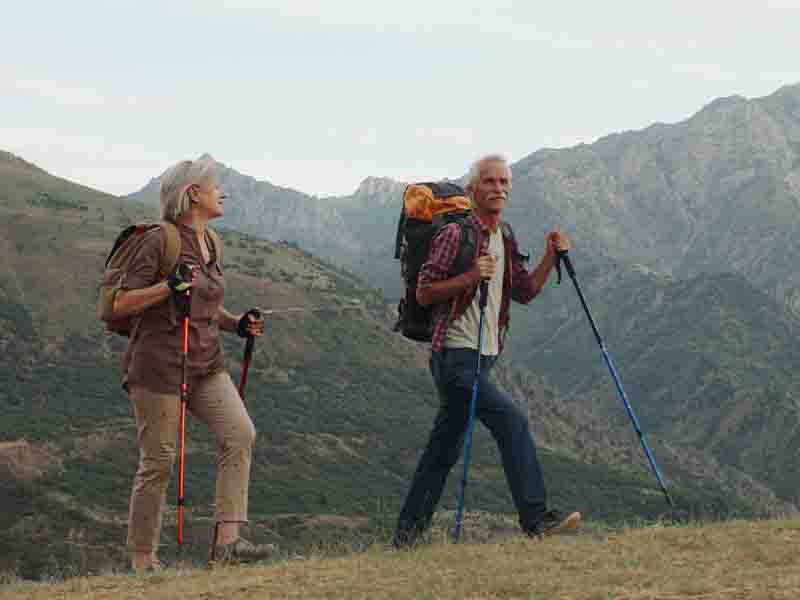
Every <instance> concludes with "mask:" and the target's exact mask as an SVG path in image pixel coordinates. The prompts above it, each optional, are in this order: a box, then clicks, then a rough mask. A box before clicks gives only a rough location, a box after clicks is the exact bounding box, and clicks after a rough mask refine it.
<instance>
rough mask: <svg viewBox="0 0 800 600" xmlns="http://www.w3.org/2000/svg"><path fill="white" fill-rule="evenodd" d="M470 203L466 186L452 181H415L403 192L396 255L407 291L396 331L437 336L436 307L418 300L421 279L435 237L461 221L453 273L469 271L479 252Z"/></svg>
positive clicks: (421, 339)
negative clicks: (434, 319)
mask: <svg viewBox="0 0 800 600" xmlns="http://www.w3.org/2000/svg"><path fill="white" fill-rule="evenodd" d="M469 215H470V202H469V199H468V198H467V196H466V194H465V192H464V190H463V188H461V187H460V186H458V185H456V184H454V183H451V182H439V183H418V184H411V185H409V186H408V187H407V188H406V191H405V192H404V194H403V208H402V212H401V214H400V222H399V223H398V226H397V240H396V244H395V258H396V259H399V260H400V267H401V275H402V278H403V287H404V294H403V297H402V299H401V300H400V304H399V305H398V307H397V316H398V319H397V323H396V324H395V326H394V330H395V331H399V332H401V333H402V334H403V335H404V336H405V337H407V338H409V339H412V340H415V341H418V342H430V341H431V338H432V336H433V318H432V308H433V307H432V306H420V305H419V303H418V302H417V278H418V277H419V272H420V269H421V268H422V265H423V264H424V263H425V261H426V260H427V259H428V253H429V251H430V246H431V240H433V238H434V236H435V235H436V234H437V233H438V232H439V231H440V230H441V229H442V228H443V227H445V226H447V225H449V224H451V223H457V224H458V225H459V226H460V227H461V241H460V245H459V250H458V254H457V255H456V259H455V261H454V263H453V268H452V271H451V273H450V276H451V277H452V276H455V275H459V274H461V273H463V272H465V271H466V270H468V269H469V268H470V267H471V266H472V263H473V262H474V260H475V256H476V254H477V251H478V247H477V233H476V231H475V228H474V226H473V225H472V224H471V223H470V222H469V219H468V218H469Z"/></svg>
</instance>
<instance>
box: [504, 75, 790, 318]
mask: <svg viewBox="0 0 800 600" xmlns="http://www.w3.org/2000/svg"><path fill="white" fill-rule="evenodd" d="M513 172H514V182H515V185H514V193H513V197H512V202H511V204H510V206H509V217H510V219H511V220H512V222H514V223H515V225H516V228H517V232H518V235H520V236H521V237H523V238H527V237H532V238H537V237H541V236H542V235H543V234H544V232H545V230H547V229H548V228H551V227H554V226H561V227H564V228H566V229H567V230H568V231H570V232H571V233H572V236H573V238H574V239H575V244H576V249H579V250H580V251H583V252H586V253H597V252H602V253H604V254H607V255H609V256H612V257H614V258H616V259H618V260H621V261H624V262H628V263H631V262H636V263H643V264H647V265H648V266H650V267H652V268H655V269H657V270H660V271H664V272H667V273H672V274H675V275H678V276H687V275H694V274H699V273H704V272H722V271H733V272H736V273H738V274H741V275H745V276H747V277H749V278H753V280H754V281H756V282H757V283H759V284H761V285H765V286H767V287H769V288H770V289H771V291H773V292H774V293H775V295H776V297H779V298H783V299H786V300H787V301H790V302H791V303H792V304H794V303H795V302H796V300H794V298H795V293H794V292H793V291H792V290H793V289H795V288H797V286H798V285H800V278H798V276H797V275H796V274H795V273H796V272H797V269H795V268H794V266H793V265H794V264H796V260H794V259H796V258H800V257H798V256H797V253H798V252H800V250H798V249H799V248H800V245H798V243H797V242H798V241H800V240H798V238H797V234H796V233H795V229H796V227H795V225H794V223H796V222H797V210H798V207H800V86H788V87H785V88H782V89H781V90H779V91H778V92H776V93H775V94H773V95H771V96H769V97H766V98H760V99H754V100H745V99H743V98H740V97H731V98H722V99H719V100H716V101H714V102H712V103H710V104H709V105H708V106H706V107H705V108H703V109H702V110H700V111H699V112H698V113H697V114H696V115H694V116H693V117H691V118H690V119H688V120H686V121H684V122H681V123H677V124H674V125H663V124H657V125H653V126H652V127H649V128H647V129H645V130H643V131H638V132H626V133H621V134H615V135H610V136H608V137H605V138H602V139H600V140H598V141H597V142H596V143H594V144H592V145H582V146H578V147H576V148H570V149H565V150H543V151H539V152H536V153H534V154H532V155H530V156H528V157H527V158H525V159H523V160H521V161H519V162H518V163H517V164H515V165H513ZM787 253H788V255H790V256H792V257H793V258H792V260H787Z"/></svg>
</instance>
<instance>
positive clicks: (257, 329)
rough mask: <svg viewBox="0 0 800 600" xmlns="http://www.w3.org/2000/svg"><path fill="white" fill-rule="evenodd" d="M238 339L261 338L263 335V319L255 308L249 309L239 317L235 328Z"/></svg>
mask: <svg viewBox="0 0 800 600" xmlns="http://www.w3.org/2000/svg"><path fill="white" fill-rule="evenodd" d="M236 332H237V333H238V334H239V337H243V338H246V337H261V336H262V335H264V317H262V316H261V311H260V310H258V309H257V308H251V309H250V310H248V311H247V312H246V313H244V314H243V315H242V316H241V317H239V324H238V326H237V327H236Z"/></svg>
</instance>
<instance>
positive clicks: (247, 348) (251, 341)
mask: <svg viewBox="0 0 800 600" xmlns="http://www.w3.org/2000/svg"><path fill="white" fill-rule="evenodd" d="M248 312H249V313H250V314H251V315H253V316H254V317H255V318H256V319H260V318H261V311H260V310H259V309H257V308H253V309H251V310H249V311H248ZM255 343H256V338H254V337H253V336H252V335H248V336H247V341H246V342H245V343H244V360H246V361H249V360H250V359H251V358H252V357H253V347H254V346H255Z"/></svg>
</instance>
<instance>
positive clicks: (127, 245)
mask: <svg viewBox="0 0 800 600" xmlns="http://www.w3.org/2000/svg"><path fill="white" fill-rule="evenodd" d="M160 229H163V230H164V233H165V236H166V243H165V244H164V252H163V254H162V255H161V264H160V265H159V268H158V280H162V279H166V278H167V277H168V276H169V274H170V273H172V271H173V270H174V269H175V265H176V264H177V263H178V257H179V256H180V254H181V236H180V232H179V231H178V228H177V227H176V226H175V225H174V224H173V223H170V222H169V221H162V222H161V223H140V224H138V225H131V226H130V227H126V228H125V229H124V230H123V231H122V232H121V233H120V234H119V235H118V236H117V239H116V240H115V241H114V246H113V247H112V248H111V252H109V254H108V258H106V263H105V270H104V271H103V276H102V279H101V281H100V294H99V297H98V299H97V316H98V317H99V318H100V320H101V321H104V322H105V324H106V329H107V330H108V331H110V332H113V333H118V334H119V335H122V336H125V337H127V336H129V335H130V333H131V330H132V328H133V324H134V321H135V319H136V318H137V317H135V316H132V317H123V318H121V319H115V318H114V298H115V297H116V295H117V292H119V291H120V289H121V287H122V284H123V280H124V278H125V273H127V271H128V267H129V266H130V263H131V261H132V260H133V258H134V257H135V256H136V254H137V253H138V252H139V249H140V248H141V247H142V244H143V243H144V241H145V240H147V239H148V236H151V235H157V233H158V231H159V230H160ZM206 233H207V239H208V241H210V242H211V244H212V245H213V251H214V254H215V256H216V261H217V263H218V264H221V262H222V259H221V252H222V243H221V241H220V239H219V236H218V235H217V233H216V232H215V231H213V230H212V229H211V228H210V227H207V228H206Z"/></svg>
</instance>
